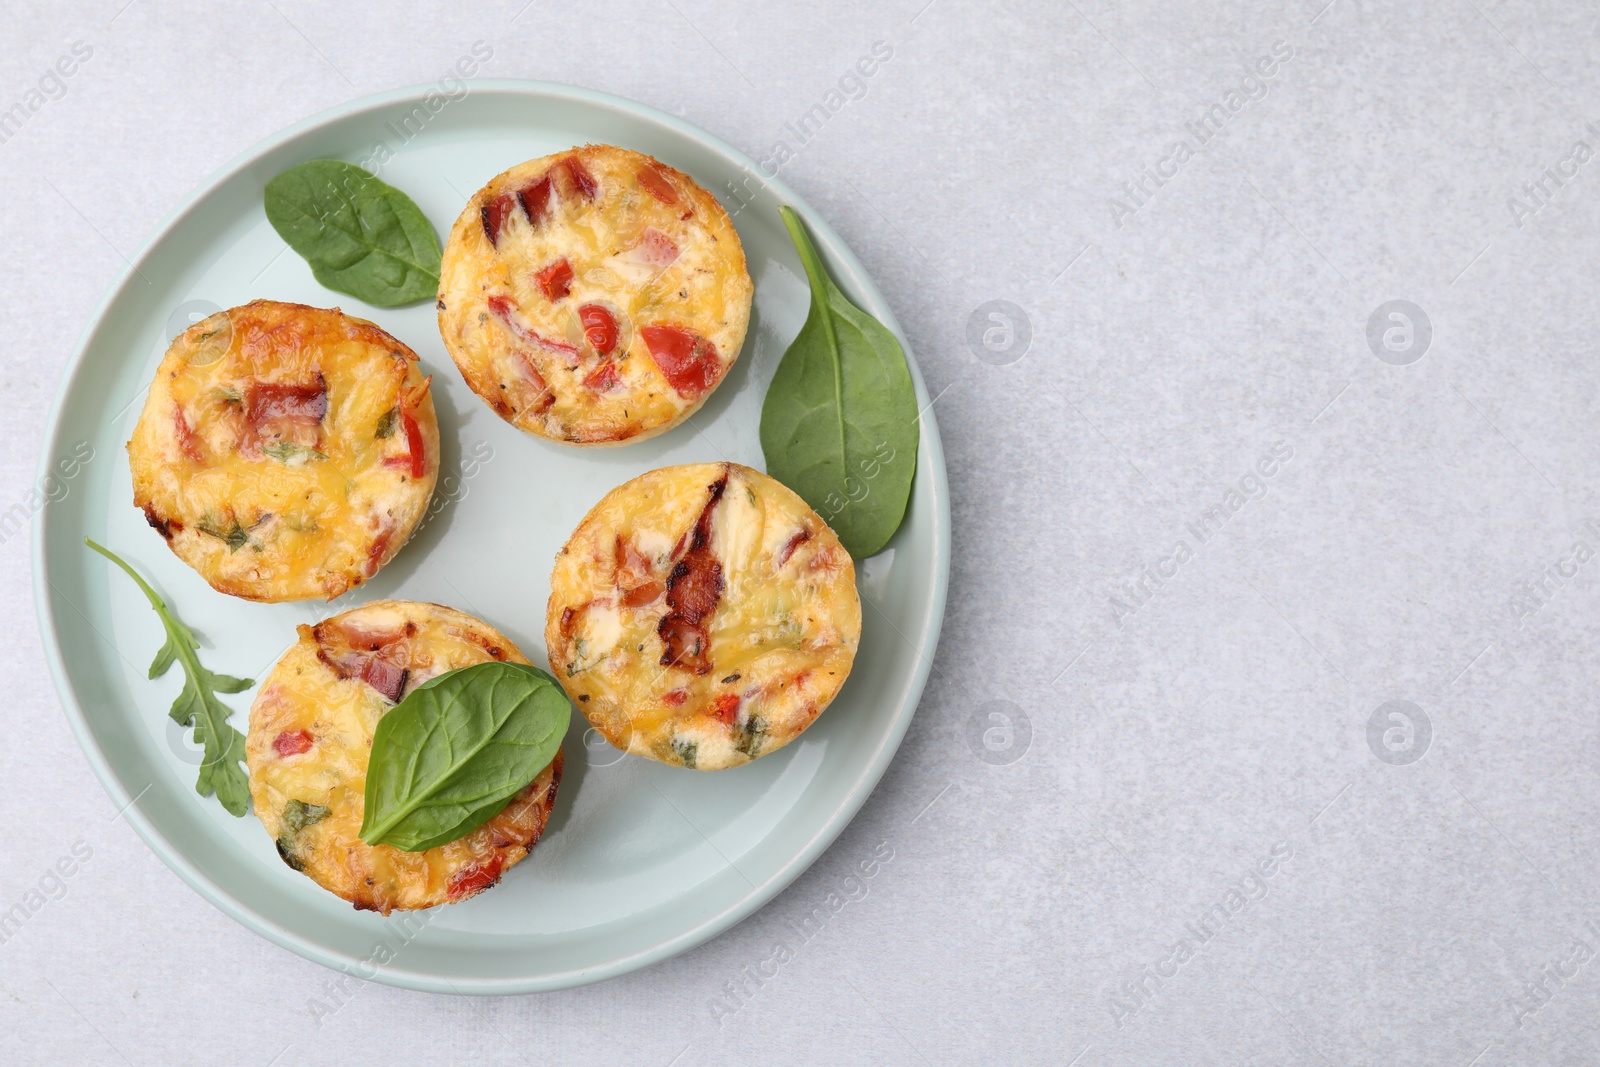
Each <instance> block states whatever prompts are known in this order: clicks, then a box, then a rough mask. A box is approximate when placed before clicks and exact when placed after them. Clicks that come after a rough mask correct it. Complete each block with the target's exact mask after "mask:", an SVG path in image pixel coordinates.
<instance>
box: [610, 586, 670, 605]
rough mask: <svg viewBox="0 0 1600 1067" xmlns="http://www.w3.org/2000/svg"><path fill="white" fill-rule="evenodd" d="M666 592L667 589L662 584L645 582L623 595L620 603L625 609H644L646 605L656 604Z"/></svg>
mask: <svg viewBox="0 0 1600 1067" xmlns="http://www.w3.org/2000/svg"><path fill="white" fill-rule="evenodd" d="M666 591H667V587H666V586H665V585H663V584H662V583H661V582H645V583H644V584H643V585H636V586H634V587H633V588H632V589H629V590H628V591H627V592H625V593H623V594H622V596H621V597H620V598H619V599H618V603H620V604H621V605H622V606H623V607H625V608H642V607H644V606H645V605H646V604H654V603H655V602H656V601H657V600H659V599H660V597H661V594H662V593H665V592H666Z"/></svg>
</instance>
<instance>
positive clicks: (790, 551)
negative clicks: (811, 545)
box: [778, 530, 811, 567]
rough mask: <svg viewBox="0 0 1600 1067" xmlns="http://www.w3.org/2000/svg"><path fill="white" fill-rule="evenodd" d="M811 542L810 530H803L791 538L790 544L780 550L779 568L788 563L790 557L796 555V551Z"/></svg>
mask: <svg viewBox="0 0 1600 1067" xmlns="http://www.w3.org/2000/svg"><path fill="white" fill-rule="evenodd" d="M809 540H811V531H810V530H801V531H800V532H799V533H797V534H795V535H794V536H793V537H791V538H789V541H788V543H787V544H785V545H784V546H783V548H781V549H779V550H778V566H779V567H782V566H783V565H784V564H785V563H788V562H789V557H790V556H792V555H794V553H795V549H797V548H799V547H800V546H801V545H803V544H805V543H806V542H807V541H809Z"/></svg>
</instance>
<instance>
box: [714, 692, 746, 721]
mask: <svg viewBox="0 0 1600 1067" xmlns="http://www.w3.org/2000/svg"><path fill="white" fill-rule="evenodd" d="M711 717H712V718H713V719H716V720H717V721H718V722H720V723H725V724H726V725H728V726H732V725H733V724H734V723H735V722H736V721H738V718H739V694H738V693H723V694H722V695H721V696H719V697H718V698H717V699H716V700H715V701H714V702H713V703H712V705H711Z"/></svg>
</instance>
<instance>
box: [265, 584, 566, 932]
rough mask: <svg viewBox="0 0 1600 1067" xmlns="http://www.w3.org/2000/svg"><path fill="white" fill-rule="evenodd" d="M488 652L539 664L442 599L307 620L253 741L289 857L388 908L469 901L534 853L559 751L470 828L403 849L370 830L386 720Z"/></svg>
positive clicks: (319, 877) (269, 691)
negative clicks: (366, 824)
mask: <svg viewBox="0 0 1600 1067" xmlns="http://www.w3.org/2000/svg"><path fill="white" fill-rule="evenodd" d="M488 660H502V661H505V662H510V663H527V662H528V660H527V659H526V658H525V657H524V656H523V655H522V653H521V652H520V651H518V649H517V646H516V645H514V644H512V643H511V642H510V641H509V640H507V639H506V637H505V635H503V634H501V633H500V632H498V631H497V630H495V629H494V628H493V627H492V626H489V625H488V624H487V623H484V622H481V621H480V620H478V619H475V618H473V617H472V616H471V615H467V614H464V613H462V612H459V611H456V610H454V609H452V608H447V607H442V606H440V605H438V604H419V603H415V602H412V601H403V600H380V601H377V602H375V603H372V604H368V605H366V606H365V607H360V608H356V609H354V610H352V611H347V612H345V613H343V614H342V615H335V616H333V617H332V618H330V619H327V620H324V621H323V622H321V623H318V624H317V625H316V626H305V625H302V626H300V627H299V640H297V641H296V642H295V644H294V645H293V646H292V647H291V648H290V649H289V651H288V652H285V653H284V655H283V658H282V659H280V660H278V663H277V665H276V666H274V667H273V668H272V672H271V674H269V675H268V676H267V679H266V681H264V682H263V683H262V684H261V690H260V692H259V693H258V694H257V696H256V699H255V703H254V705H252V707H251V708H250V733H249V735H248V736H247V737H246V739H245V750H246V753H247V757H248V759H247V761H248V765H249V769H250V797H251V799H252V800H253V801H255V812H256V815H257V817H259V818H260V819H261V823H262V825H263V826H265V827H266V828H267V834H268V835H269V836H270V837H271V838H272V839H273V840H274V841H275V842H276V843H277V847H278V855H280V856H282V857H283V862H285V863H287V864H288V865H289V866H290V867H292V868H294V869H295V870H297V871H301V872H303V873H304V874H305V875H306V876H307V877H309V878H311V879H312V880H313V881H315V882H316V883H317V884H318V885H320V886H322V887H323V888H324V889H326V890H328V891H329V892H330V893H333V894H334V895H335V896H339V897H342V898H344V899H345V900H348V901H350V903H352V904H354V905H355V906H356V908H358V909H360V910H363V911H378V912H382V913H384V914H385V915H387V914H388V913H389V912H390V911H393V910H395V909H400V910H411V909H415V908H431V907H433V906H434V905H436V904H447V903H454V902H456V901H459V900H465V899H466V898H467V897H470V896H473V895H475V894H477V893H481V892H483V890H485V889H487V888H489V887H490V886H492V885H494V884H495V883H496V882H498V881H499V880H500V876H501V875H502V874H504V873H505V871H506V870H507V869H508V868H510V867H511V866H513V865H514V864H516V863H517V862H518V861H519V860H521V859H522V858H523V857H524V856H526V855H527V854H528V850H529V849H531V848H533V846H534V844H535V843H537V842H538V840H539V835H540V834H542V833H543V832H544V827H545V823H547V822H548V821H549V819H550V810H551V808H552V806H553V805H554V804H555V799H556V786H557V785H558V784H559V783H560V781H561V753H560V751H557V753H556V756H555V759H553V760H552V761H551V762H550V765H549V766H547V767H545V768H544V770H542V771H540V772H539V775H538V776H537V777H536V778H535V779H534V780H533V781H532V782H530V783H528V786H527V788H525V789H523V790H522V792H520V793H518V794H517V795H516V796H515V797H513V798H512V800H511V802H510V803H509V804H507V805H506V807H505V809H504V810H503V811H501V812H500V813H499V814H498V815H496V816H495V817H494V818H492V819H490V820H489V821H488V822H487V823H485V824H483V825H482V826H480V827H478V829H476V830H473V831H472V832H471V833H469V834H467V835H466V836H465V837H461V838H458V839H457V840H455V841H451V842H448V843H447V844H443V845H439V846H437V847H436V848H430V849H427V850H426V851H423V852H402V851H401V850H400V849H397V848H395V847H393V846H391V845H369V844H367V843H366V842H364V841H362V840H361V836H360V833H361V819H362V815H363V814H364V812H365V807H366V804H365V799H366V797H365V791H366V783H367V760H368V757H369V756H370V754H371V748H372V736H373V732H374V731H375V730H376V729H377V727H378V720H379V719H381V718H383V716H384V713H386V712H387V711H389V709H390V708H392V707H394V705H395V704H396V703H397V702H398V701H400V700H401V699H402V698H403V697H404V696H405V694H406V693H408V692H410V691H411V690H412V689H414V688H416V687H417V686H418V685H421V684H422V683H423V682H425V681H427V680H428V679H429V678H433V677H435V676H437V675H440V674H443V673H445V672H446V671H451V670H455V669H456V668H458V667H468V666H471V665H472V664H474V663H483V662H486V661H488Z"/></svg>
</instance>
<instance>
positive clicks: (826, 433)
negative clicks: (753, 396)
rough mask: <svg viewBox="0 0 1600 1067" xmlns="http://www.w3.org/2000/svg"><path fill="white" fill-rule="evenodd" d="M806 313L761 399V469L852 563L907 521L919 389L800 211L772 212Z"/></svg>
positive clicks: (897, 351) (895, 347)
mask: <svg viewBox="0 0 1600 1067" xmlns="http://www.w3.org/2000/svg"><path fill="white" fill-rule="evenodd" d="M779 212H780V213H781V214H782V216H783V223H784V225H785V226H787V227H788V228H789V236H790V237H791V238H793V240H794V246H795V249H796V251H798V252H799V253H800V262H801V263H802V264H803V265H804V266H805V270H806V279H807V280H808V281H809V282H810V284H811V310H810V312H809V313H808V314H807V315H806V321H805V325H804V326H802V327H801V328H800V333H799V335H798V336H796V337H795V339H794V343H792V344H791V345H790V346H789V350H788V351H787V352H785V353H784V354H783V360H782V361H781V362H780V363H779V364H778V370H777V373H776V374H774V375H773V378H772V384H771V385H770V386H768V387H767V397H766V400H765V401H764V402H763V403H762V405H761V451H762V454H763V455H764V456H765V457H766V461H767V473H768V474H771V475H772V476H773V477H774V478H776V479H778V481H780V482H782V483H783V484H784V485H787V486H788V487H789V488H790V489H793V490H794V491H795V492H797V493H799V494H800V496H801V498H802V499H803V500H805V502H806V503H807V504H810V505H811V506H812V507H813V508H815V509H816V510H817V512H818V513H819V514H821V516H822V517H823V518H824V519H826V520H827V522H828V525H830V526H832V527H833V529H834V532H836V533H837V534H838V535H839V540H840V541H841V542H842V543H843V544H844V547H845V549H846V550H848V551H849V553H850V554H851V555H852V556H855V557H856V558H858V559H860V558H863V557H866V556H871V555H874V554H875V553H877V552H879V551H881V550H882V548H883V546H884V545H885V544H887V543H888V541H889V538H890V537H892V536H893V535H894V532H895V530H897V529H899V528H900V523H901V521H902V520H903V519H904V518H905V512H906V502H907V501H908V500H909V499H910V497H911V477H912V475H913V474H914V473H915V472H916V466H917V439H918V413H917V395H916V392H915V390H914V389H913V388H912V385H911V370H910V368H909V367H908V366H907V365H906V356H905V351H904V350H903V349H902V348H901V347H900V342H899V341H898V340H896V338H895V336H894V334H892V333H890V332H889V330H888V329H887V328H886V327H885V326H884V325H883V324H882V323H881V322H879V321H878V320H877V319H874V318H873V317H872V316H871V315H868V314H867V313H866V312H864V311H862V310H861V309H860V308H858V307H856V306H855V305H854V304H852V303H851V302H850V301H849V300H848V299H847V298H846V297H845V295H844V293H842V292H840V291H839V287H838V286H837V285H835V284H834V283H833V280H832V279H831V278H830V277H829V276H828V272H827V269H826V268H825V267H824V266H823V264H822V260H821V258H820V257H819V256H818V255H817V250H816V248H815V247H813V246H812V244H811V239H810V238H809V237H807V236H806V231H805V227H804V226H803V225H802V224H801V222H800V216H799V215H797V214H796V213H795V212H794V209H792V208H789V207H782V208H779Z"/></svg>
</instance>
